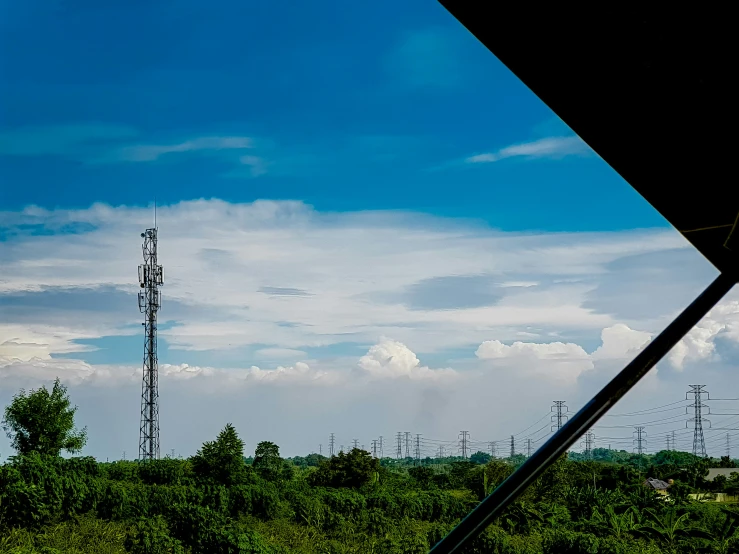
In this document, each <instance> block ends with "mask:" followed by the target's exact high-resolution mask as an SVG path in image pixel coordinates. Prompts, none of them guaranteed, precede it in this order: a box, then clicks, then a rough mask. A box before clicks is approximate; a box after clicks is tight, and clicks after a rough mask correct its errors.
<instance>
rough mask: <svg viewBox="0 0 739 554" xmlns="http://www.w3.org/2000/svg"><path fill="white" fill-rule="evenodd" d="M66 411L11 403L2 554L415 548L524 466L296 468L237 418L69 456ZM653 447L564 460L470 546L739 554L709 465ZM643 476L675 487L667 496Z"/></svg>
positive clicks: (37, 401) (736, 517) (52, 397)
mask: <svg viewBox="0 0 739 554" xmlns="http://www.w3.org/2000/svg"><path fill="white" fill-rule="evenodd" d="M41 391H45V389H41ZM34 395H35V396H34ZM29 407H31V408H33V409H34V410H38V411H36V412H34V413H35V414H36V415H33V414H31V413H30V412H28V413H27V412H26V411H25V410H27V409H29ZM70 414H71V415H72V417H71V418H70V417H69V415H70ZM73 415H74V409H73V408H70V406H69V402H68V398H67V396H66V391H65V390H64V388H63V387H62V386H61V385H59V383H57V384H55V387H54V389H52V391H45V392H40V391H32V392H31V393H25V392H22V393H21V394H19V395H18V396H16V398H15V399H14V401H13V403H12V404H11V406H8V407H7V408H6V410H5V418H4V427H5V428H6V430H7V432H8V434H9V436H10V437H11V440H12V441H13V445H14V447H15V448H16V450H17V452H18V453H17V455H16V456H14V457H13V458H11V459H10V461H9V462H8V463H6V464H4V465H3V466H1V467H0V552H2V553H14V554H31V553H44V554H56V553H61V552H64V553H93V552H94V553H96V554H108V553H123V552H132V553H140V554H143V553H147V554H162V553H179V554H185V553H192V554H195V553H213V554H219V553H244V554H246V553H249V554H308V553H321V554H344V553H362V554H365V553H367V554H422V553H426V552H428V550H429V548H430V547H431V546H432V545H433V544H435V543H436V542H437V541H438V540H439V539H440V538H441V537H442V536H444V535H445V534H446V533H447V532H448V531H449V530H451V529H452V528H453V526H454V525H455V524H457V523H458V522H459V521H460V520H461V518H462V517H464V516H465V515H466V514H467V513H468V512H469V511H470V510H471V509H472V508H474V506H475V505H477V503H478V502H479V501H480V500H482V499H483V498H484V497H485V496H486V495H487V494H489V493H490V492H491V491H492V490H493V489H494V488H495V486H496V485H498V484H499V483H501V482H502V481H503V480H504V479H505V478H506V477H508V476H509V475H510V474H511V473H512V472H513V471H514V470H515V464H513V463H509V462H508V461H504V460H496V459H489V460H487V461H485V463H476V462H479V461H480V460H476V461H452V462H451V463H448V464H444V465H442V466H430V465H418V466H413V465H408V464H404V463H402V461H401V462H398V461H395V462H392V463H390V461H386V463H387V464H389V465H383V464H381V463H380V461H379V460H377V459H376V458H373V457H372V456H371V455H370V454H369V453H367V452H365V451H362V450H359V449H355V450H352V451H350V452H348V453H340V454H339V455H337V456H334V457H332V458H330V459H327V458H323V457H320V456H317V455H311V456H306V457H304V458H299V459H296V458H293V459H291V460H287V459H283V458H282V457H281V456H280V452H279V448H278V446H277V445H275V444H273V443H270V442H262V443H260V444H259V445H258V446H257V448H256V451H255V454H254V456H253V458H252V460H251V463H246V462H245V460H244V457H243V451H244V443H243V441H242V439H241V438H240V437H239V435H238V433H237V431H236V429H235V428H234V427H233V426H231V425H226V426H225V428H224V429H223V431H221V433H220V434H219V435H218V436H217V437H216V438H215V439H214V440H213V441H209V442H206V443H205V444H203V445H202V447H201V448H200V449H199V450H198V452H197V453H196V454H195V455H194V456H192V457H191V458H189V459H184V460H182V459H169V458H165V459H161V460H156V461H149V462H145V463H141V462H135V461H117V462H112V463H102V462H97V461H96V460H94V459H93V458H90V457H73V458H62V457H61V456H60V454H61V452H62V451H64V450H68V451H75V450H79V449H80V448H82V446H84V441H85V433H84V430H82V431H77V430H75V429H74V424H73ZM32 416H33V417H32ZM61 416H63V417H61ZM70 439H74V440H70ZM660 454H661V456H659V455H658V456H655V457H652V458H650V459H649V461H648V462H649V465H648V466H645V467H642V468H640V467H635V466H632V465H629V464H619V463H607V462H599V461H591V460H589V461H573V460H569V459H567V458H566V457H564V458H562V459H560V460H558V461H557V462H556V463H555V464H554V465H553V466H552V467H551V468H549V469H548V470H547V471H546V472H545V473H544V474H543V475H542V476H541V477H540V478H539V479H537V480H536V482H535V483H534V484H533V485H532V486H531V487H530V488H529V489H528V490H527V491H526V492H525V494H524V495H523V497H522V498H520V499H519V500H518V501H517V502H515V503H514V504H513V505H512V506H511V507H510V508H509V509H508V510H506V512H505V513H504V514H503V516H502V517H501V518H499V520H498V521H496V522H495V523H494V524H493V525H491V526H490V527H489V528H488V529H487V530H486V531H485V532H484V533H483V535H482V536H480V537H479V538H478V539H476V540H475V541H474V542H473V544H471V545H470V546H469V547H467V548H466V549H465V550H464V551H463V552H464V553H466V554H482V553H506V554H544V553H546V554H554V553H558V554H559V553H562V554H564V553H575V554H578V553H582V554H585V553H588V554H598V553H607V554H631V553H636V554H639V553H642V554H660V553H670V554H673V553H674V554H676V553H683V552H687V553H692V552H695V553H698V552H701V553H703V552H706V553H709V552H710V553H730V552H739V536H738V535H737V526H738V522H739V510H737V508H736V507H735V506H733V505H723V506H722V505H718V504H716V503H696V502H692V501H691V500H690V498H689V496H688V495H689V494H690V493H691V492H693V491H696V490H699V491H700V490H707V489H709V488H710V487H711V486H712V485H711V484H709V483H706V482H705V480H704V477H705V475H706V472H707V470H706V468H707V465H708V464H709V463H710V462H706V461H702V460H695V459H692V458H691V459H690V460H689V462H688V463H687V464H686V462H685V460H684V459H678V458H679V457H680V456H682V454H680V453H669V452H667V453H660ZM671 456H672V458H671ZM646 476H650V477H657V478H660V479H665V480H667V479H674V484H673V486H672V488H671V493H670V496H669V497H664V496H660V495H658V494H656V493H655V492H654V491H652V490H650V489H648V488H646V487H645V486H644V485H643V481H644V479H645V477H646ZM732 481H736V479H733V480H732ZM726 485H727V483H723V486H726Z"/></svg>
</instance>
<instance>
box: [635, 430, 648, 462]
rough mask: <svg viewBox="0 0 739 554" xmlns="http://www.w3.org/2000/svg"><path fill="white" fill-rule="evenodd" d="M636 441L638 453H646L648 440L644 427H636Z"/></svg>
mask: <svg viewBox="0 0 739 554" xmlns="http://www.w3.org/2000/svg"><path fill="white" fill-rule="evenodd" d="M634 433H636V437H634V439H633V440H634V441H635V442H636V453H637V454H638V455H639V456H641V455H642V454H644V447H645V443H646V442H647V434H646V433H645V432H644V427H634Z"/></svg>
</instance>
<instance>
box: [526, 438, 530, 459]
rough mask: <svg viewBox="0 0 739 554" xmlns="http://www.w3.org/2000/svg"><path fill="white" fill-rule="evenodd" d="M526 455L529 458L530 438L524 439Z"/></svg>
mask: <svg viewBox="0 0 739 554" xmlns="http://www.w3.org/2000/svg"><path fill="white" fill-rule="evenodd" d="M526 457H527V458H531V439H526Z"/></svg>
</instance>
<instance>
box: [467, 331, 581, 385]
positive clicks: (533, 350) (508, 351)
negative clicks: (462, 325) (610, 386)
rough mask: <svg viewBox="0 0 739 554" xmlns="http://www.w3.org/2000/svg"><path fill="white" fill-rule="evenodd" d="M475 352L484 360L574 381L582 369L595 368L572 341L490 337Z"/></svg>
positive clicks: (552, 378)
mask: <svg viewBox="0 0 739 554" xmlns="http://www.w3.org/2000/svg"><path fill="white" fill-rule="evenodd" d="M475 355H476V356H477V357H478V358H479V359H481V360H490V361H493V362H498V364H500V362H503V363H504V364H505V366H508V367H511V366H513V367H514V368H515V370H516V371H520V372H522V373H527V374H531V375H535V376H537V377H541V378H545V379H551V380H555V381H565V382H573V381H576V380H577V378H578V376H579V375H580V374H581V373H582V372H583V371H587V370H590V369H593V362H592V360H591V359H590V356H589V355H588V353H587V352H585V350H583V348H582V347H581V346H580V345H577V344H573V343H563V342H550V343H534V342H521V341H516V342H514V343H513V344H511V345H505V344H503V343H502V342H500V341H499V340H490V341H485V342H483V343H482V344H481V345H480V346H479V347H478V349H477V351H476V352H475Z"/></svg>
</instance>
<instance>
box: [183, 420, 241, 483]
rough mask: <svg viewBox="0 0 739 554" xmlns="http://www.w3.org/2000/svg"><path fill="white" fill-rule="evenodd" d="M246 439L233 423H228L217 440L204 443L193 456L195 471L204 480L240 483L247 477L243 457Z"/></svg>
mask: <svg viewBox="0 0 739 554" xmlns="http://www.w3.org/2000/svg"><path fill="white" fill-rule="evenodd" d="M243 452H244V441H243V440H241V439H240V438H239V435H238V433H236V429H234V427H233V425H231V424H230V423H227V424H226V426H225V427H224V428H223V431H221V432H220V433H219V434H218V437H217V438H216V440H214V441H211V442H206V443H203V446H202V447H201V448H200V450H198V451H197V453H196V454H195V456H193V457H192V469H193V473H194V474H195V475H196V477H197V478H198V479H200V480H201V481H204V482H210V483H217V484H219V485H226V486H230V485H238V484H239V483H243V482H244V481H245V479H246V465H245V464H244V459H243Z"/></svg>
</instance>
